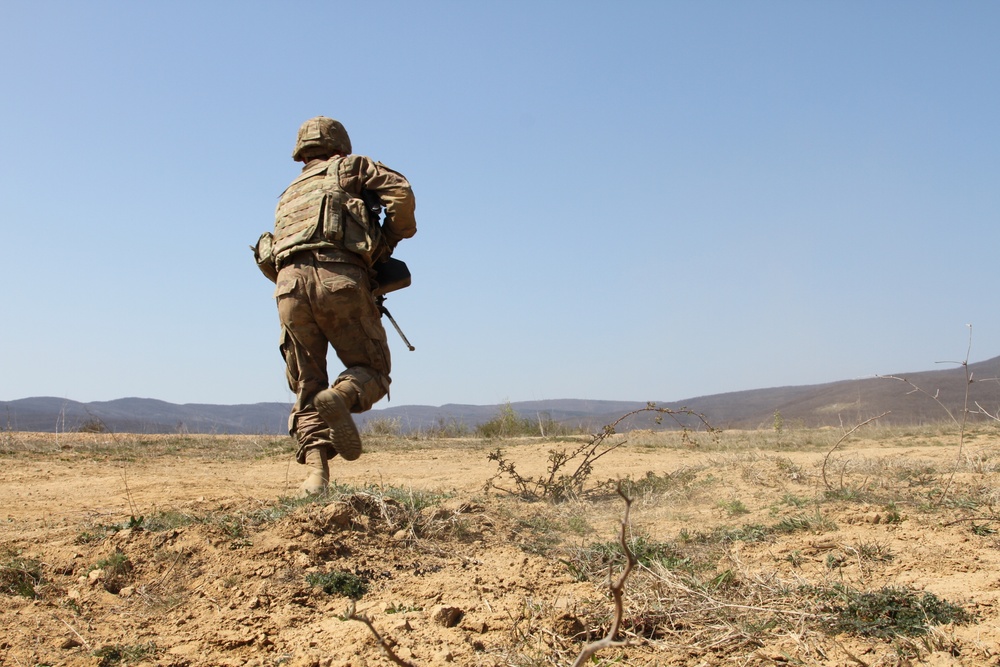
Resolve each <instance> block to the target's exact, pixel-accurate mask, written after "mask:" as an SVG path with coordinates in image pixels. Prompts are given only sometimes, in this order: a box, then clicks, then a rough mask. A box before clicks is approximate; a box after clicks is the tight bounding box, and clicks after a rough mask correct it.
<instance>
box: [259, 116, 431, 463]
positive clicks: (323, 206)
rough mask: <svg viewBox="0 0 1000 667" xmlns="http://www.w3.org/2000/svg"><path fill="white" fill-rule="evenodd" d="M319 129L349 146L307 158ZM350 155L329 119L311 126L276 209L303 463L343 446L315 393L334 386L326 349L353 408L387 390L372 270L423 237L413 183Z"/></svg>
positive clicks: (279, 291)
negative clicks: (376, 210)
mask: <svg viewBox="0 0 1000 667" xmlns="http://www.w3.org/2000/svg"><path fill="white" fill-rule="evenodd" d="M317 123H319V124H320V126H321V127H322V128H325V129H326V130H329V128H330V124H331V123H332V124H334V125H335V127H334V128H333V130H332V131H334V134H335V136H338V135H336V132H337V131H339V132H340V133H341V134H342V137H341V138H342V139H343V141H341V142H340V144H339V145H337V146H336V149H337V151H338V153H340V154H337V155H334V156H333V157H330V156H329V153H330V151H329V150H326V151H322V150H317V151H313V153H312V154H310V151H309V150H305V149H304V148H303V146H304V145H305V146H306V148H308V147H309V139H310V136H312V138H313V139H315V138H316V136H315V135H316V134H317V132H318V131H317V130H316V127H317ZM324 123H325V125H323V124H324ZM310 132H311V133H312V134H310ZM304 135H305V140H304V139H303V136H304ZM313 143H319V144H322V142H321V141H317V142H313ZM327 143H329V142H327ZM324 145H325V144H324ZM316 153H319V155H318V157H314V156H315V155H316ZM324 153H325V154H324ZM347 153H350V140H349V139H347V134H346V132H345V131H343V127H342V126H340V125H339V123H337V122H336V121H333V120H332V119H327V118H323V117H319V118H315V119H311V120H310V121H307V122H306V123H305V124H304V125H303V126H302V129H300V131H299V141H298V143H297V145H296V149H295V152H294V153H293V157H294V158H295V159H296V160H300V161H303V162H305V163H306V164H305V166H304V167H303V169H302V173H301V174H300V175H299V176H298V177H297V178H296V179H295V180H294V181H292V183H291V185H289V187H288V188H287V189H286V190H285V192H284V193H283V194H282V196H281V198H280V200H279V202H278V207H277V210H276V212H275V231H274V235H273V248H272V249H271V253H273V259H274V268H275V269H277V275H276V276H275V279H276V289H275V292H274V295H275V298H276V300H277V305H278V316H279V319H280V321H281V353H282V355H283V356H284V358H285V364H286V376H287V379H288V386H289V388H290V389H291V390H292V391H293V392H294V393H295V404H294V406H293V407H292V412H291V415H290V417H289V422H288V429H289V433H290V434H292V435H293V436H295V438H296V439H297V440H298V443H299V452H298V456H297V458H298V460H299V462H300V463H302V462H304V461H305V459H306V452H307V451H308V450H309V449H311V448H327V447H332V449H333V450H334V451H335V450H336V448H337V442H336V432H337V431H336V429H334V430H333V432H332V434H331V429H330V428H329V426H330V425H329V424H328V423H327V421H324V419H323V418H322V417H321V416H320V413H319V412H317V409H316V407H315V406H314V405H313V399H314V398H315V397H316V395H317V394H318V393H319V392H321V391H323V390H325V389H326V388H327V387H328V386H329V376H328V375H327V368H326V355H327V349H328V346H330V345H332V346H333V349H334V351H335V352H336V354H337V356H338V357H339V358H340V361H341V362H342V363H343V364H344V366H345V367H346V369H345V370H344V371H343V372H342V373H340V375H338V376H337V378H336V381H335V382H334V388H335V389H336V390H337V391H338V392H339V393H340V395H341V396H343V397H344V402H345V403H346V407H347V408H348V409H349V410H350V412H354V413H358V412H364V411H366V410H369V409H371V407H372V405H373V404H374V403H376V402H377V401H378V400H380V399H381V398H382V397H383V396H385V395H386V394H388V392H389V382H390V379H389V371H390V359H389V347H388V344H387V342H386V335H385V329H384V328H383V327H382V320H381V315H380V313H379V309H378V305H377V304H376V302H375V298H374V297H373V295H372V290H373V277H374V272H373V271H372V265H373V263H374V261H377V259H379V258H385V257H387V256H388V255H389V254H390V253H391V252H392V250H393V248H394V247H395V245H396V243H398V242H399V241H400V240H401V239H404V238H409V237H411V236H413V235H414V234H415V233H416V231H417V229H416V221H415V219H414V198H413V192H412V190H411V188H410V184H409V183H408V182H407V180H406V179H405V178H404V177H403V176H402V175H401V174H399V173H397V172H395V171H393V170H391V169H389V168H388V167H386V166H385V165H383V164H381V163H379V162H374V161H372V160H371V159H369V158H367V157H364V156H361V155H348V154H347ZM362 190H368V191H371V192H374V193H375V194H377V195H378V196H379V197H380V199H381V201H382V204H383V205H384V206H385V209H386V216H385V218H386V219H385V223H384V224H383V225H381V226H379V225H378V224H377V221H375V220H372V219H371V216H370V215H369V214H368V211H367V209H366V208H365V206H364V202H363V201H362V200H361V199H360V197H361V192H362ZM258 263H260V259H259V257H258ZM324 393H327V392H324ZM347 419H348V420H350V417H349V415H348V416H347ZM351 428H354V426H353V423H352V424H351ZM358 453H360V449H358ZM329 455H331V456H332V455H333V452H332V451H331V452H329ZM355 456H356V455H355ZM325 457H326V454H324V461H325Z"/></svg>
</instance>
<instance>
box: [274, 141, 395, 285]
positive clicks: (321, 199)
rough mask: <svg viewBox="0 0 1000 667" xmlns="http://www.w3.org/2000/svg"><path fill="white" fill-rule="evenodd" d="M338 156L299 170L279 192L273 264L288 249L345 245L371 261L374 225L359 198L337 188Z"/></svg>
mask: <svg viewBox="0 0 1000 667" xmlns="http://www.w3.org/2000/svg"><path fill="white" fill-rule="evenodd" d="M342 159H343V158H333V159H331V160H328V161H327V162H321V163H319V164H317V165H316V166H314V167H313V168H311V169H307V170H305V171H303V172H302V173H301V174H299V176H298V178H296V179H295V180H294V181H292V183H291V185H289V186H288V187H287V188H285V191H284V192H283V193H282V195H281V198H280V199H279V200H278V208H277V210H276V211H275V215H274V258H275V261H276V263H277V265H278V266H279V267H280V266H281V264H282V261H283V260H284V259H286V258H287V257H288V256H290V255H291V254H292V253H295V252H299V251H300V250H308V249H312V248H336V249H338V250H347V251H349V252H352V253H355V254H356V255H359V256H360V257H361V259H363V260H364V262H365V263H366V264H368V265H371V255H372V251H373V250H374V249H375V246H376V245H377V244H378V240H379V236H380V233H379V232H380V230H379V228H378V225H370V224H369V216H368V211H367V209H366V207H365V204H364V201H362V200H361V199H359V198H358V197H353V196H351V195H350V194H349V193H347V192H345V191H344V189H343V188H342V187H340V179H339V178H338V176H337V174H338V171H339V169H340V163H341V160H342Z"/></svg>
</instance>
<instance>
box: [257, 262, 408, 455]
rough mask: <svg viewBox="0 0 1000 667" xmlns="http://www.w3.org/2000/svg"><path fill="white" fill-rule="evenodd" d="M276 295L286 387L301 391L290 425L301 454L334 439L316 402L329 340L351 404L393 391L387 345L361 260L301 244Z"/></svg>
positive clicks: (365, 405) (324, 380)
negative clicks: (335, 257)
mask: <svg viewBox="0 0 1000 667" xmlns="http://www.w3.org/2000/svg"><path fill="white" fill-rule="evenodd" d="M274 296H275V299H276V301H277V303H278V317H279V319H280V320H281V354H282V356H283V357H284V358H285V374H286V376H287V378H288V388H289V389H291V390H292V391H293V392H294V393H295V404H294V405H293V406H292V412H291V415H290V416H289V419H288V432H289V434H291V435H292V436H294V437H295V439H296V440H298V442H299V458H302V457H303V456H304V452H305V450H306V448H309V447H313V446H317V445H323V444H327V443H329V442H330V434H329V430H328V428H327V425H326V422H324V421H323V419H322V418H321V417H320V416H319V413H318V412H316V409H315V408H314V407H313V405H312V399H313V397H314V396H315V395H316V394H317V393H319V392H320V391H322V390H323V389H326V388H327V387H328V386H329V376H328V374H327V368H326V355H327V350H328V348H329V346H331V345H332V346H333V349H334V352H336V354H337V357H338V358H339V359H340V361H341V362H342V363H343V364H344V366H345V367H346V369H345V370H344V371H343V372H342V373H340V375H339V376H337V379H336V381H335V383H334V385H335V386H336V387H337V389H338V391H340V392H342V393H343V394H344V395H345V396H346V397H347V403H348V405H349V406H350V409H351V412H365V411H366V410H370V409H371V407H372V405H373V404H375V403H376V402H377V401H378V400H379V399H381V398H382V397H383V396H385V395H386V394H388V393H389V381H390V380H389V371H390V359H389V345H388V343H387V341H386V336H385V329H384V328H383V327H382V318H381V315H380V313H379V310H378V306H377V304H376V303H375V299H374V297H373V296H372V293H371V288H370V282H369V278H368V270H367V269H366V268H365V267H363V266H357V265H355V264H350V263H346V262H329V261H324V260H322V259H320V258H317V257H316V256H315V254H314V253H313V252H311V251H305V252H300V253H298V254H297V255H293V256H292V257H291V258H289V260H287V261H286V263H285V264H284V265H283V266H282V268H281V271H279V273H278V280H277V287H276V289H275V292H274Z"/></svg>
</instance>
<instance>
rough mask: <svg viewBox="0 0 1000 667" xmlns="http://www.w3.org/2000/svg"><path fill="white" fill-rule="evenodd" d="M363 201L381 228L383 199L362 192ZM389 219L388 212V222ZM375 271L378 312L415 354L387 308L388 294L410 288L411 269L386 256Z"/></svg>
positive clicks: (373, 223) (374, 291)
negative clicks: (386, 319) (387, 320)
mask: <svg viewBox="0 0 1000 667" xmlns="http://www.w3.org/2000/svg"><path fill="white" fill-rule="evenodd" d="M361 199H362V200H363V201H364V202H365V206H366V207H367V208H368V216H369V218H368V219H369V221H370V223H371V224H372V225H376V226H380V225H381V219H380V218H381V215H382V199H381V198H380V197H379V196H378V193H376V192H374V191H372V190H362V191H361ZM388 217H389V216H388V212H387V213H386V219H387V220H388ZM374 269H375V282H376V286H375V289H374V290H373V292H372V294H374V296H375V302H376V303H377V304H378V312H379V313H381V314H382V315H385V316H386V317H388V318H389V321H390V322H392V326H393V328H394V329H396V333H398V334H399V337H400V338H402V339H403V343H405V344H406V347H407V349H409V350H410V352H413V351H414V350H416V349H417V348H415V347H413V346H412V345H410V341H409V340H407V338H406V334H404V333H403V330H402V329H400V328H399V325H398V324H396V320H395V318H394V317H393V316H392V313H390V312H389V309H388V308H386V307H385V295H386V294H388V293H389V292H395V291H396V290H400V289H403V288H404V287H409V286H410V269H409V268H407V266H406V262H404V261H402V260H400V259H396V258H395V257H392V256H386V257H385V259H380V260H378V261H376V262H375V266H374Z"/></svg>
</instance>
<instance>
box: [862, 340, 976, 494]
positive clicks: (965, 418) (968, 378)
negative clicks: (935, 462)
mask: <svg viewBox="0 0 1000 667" xmlns="http://www.w3.org/2000/svg"><path fill="white" fill-rule="evenodd" d="M966 326H967V327H968V328H969V345H968V347H967V348H966V350H965V359H964V360H963V361H955V362H947V363H957V364H960V365H961V366H962V368H964V369H965V399H964V401H963V403H962V419H961V420H959V419H957V418H956V417H955V415H954V414H953V413H952V411H951V410H949V409H948V406H946V405H945V404H944V402H943V401H941V399H940V398H939V397H938V396H939V394H940V392H939V391H935V392H934V394H933V395H932V394H929V393H927V392H926V391H924V390H923V389H921V388H920V387H918V386H917V385H915V384H913V383H912V382H910V381H909V380H907V379H906V378H901V377H897V376H895V375H881V376H877V377H882V378H885V379H887V380H899V381H900V382H903V383H905V384H907V385H909V386H910V387H912V390H911V391H910V392H909V393H911V394H913V393H920V394H923V395H924V396H928V397H930V398H931V399H932V400H933V401H934V402H935V403H937V404H938V405H940V406H941V409H943V410H944V411H945V413H947V415H948V416H949V417H951V420H952V421H953V422H955V423H956V424H958V426H959V436H958V455H957V456H956V458H955V466H954V467H953V468H952V470H951V475H949V476H948V483H947V484H946V485H945V487H944V491H943V492H942V493H941V496H940V498H938V501H937V504H938V505H939V506H940V505H941V503H943V502H944V499H945V498H947V497H948V492H949V491H950V490H951V485H952V482H954V480H955V473H957V472H958V466H959V464H960V463H961V461H962V454H963V449H964V446H965V432H966V427H967V425H968V422H969V387H971V386H972V382H973V380H972V372H971V371H970V370H969V355H970V354H971V352H972V325H971V324H967V325H966ZM976 407H979V405H978V403H977V404H976ZM986 414H987V415H988V414H989V413H986Z"/></svg>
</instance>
